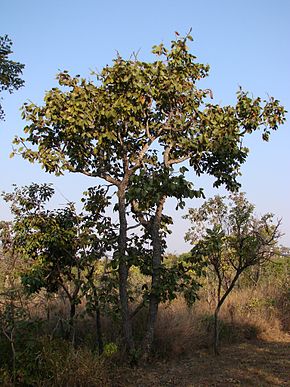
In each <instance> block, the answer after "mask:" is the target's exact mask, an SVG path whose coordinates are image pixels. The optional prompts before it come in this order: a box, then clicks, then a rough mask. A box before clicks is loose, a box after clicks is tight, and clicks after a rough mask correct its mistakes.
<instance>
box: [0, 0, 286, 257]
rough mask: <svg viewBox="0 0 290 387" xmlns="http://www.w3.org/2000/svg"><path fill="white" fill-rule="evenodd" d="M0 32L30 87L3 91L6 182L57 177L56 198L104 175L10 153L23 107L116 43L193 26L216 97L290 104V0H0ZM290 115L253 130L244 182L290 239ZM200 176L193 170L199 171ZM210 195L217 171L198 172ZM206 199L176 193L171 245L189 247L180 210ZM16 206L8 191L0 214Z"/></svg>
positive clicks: (143, 49) (195, 47)
mask: <svg viewBox="0 0 290 387" xmlns="http://www.w3.org/2000/svg"><path fill="white" fill-rule="evenodd" d="M0 13H1V24H0V35H1V36H3V35H4V34H8V35H9V37H10V38H11V39H12V41H13V51H14V54H13V56H12V57H11V59H14V60H16V61H19V62H21V63H24V64H25V70H24V73H23V79H24V80H25V87H23V88H22V89H20V90H18V91H17V92H15V93H14V94H11V95H10V94H5V93H2V98H3V100H2V101H1V103H2V106H3V108H4V110H5V113H6V119H5V121H0V141H1V142H0V144H1V149H0V173H1V181H0V191H3V190H4V191H8V192H9V191H11V190H12V184H14V183H16V184H17V185H19V186H21V185H27V184H30V183H32V182H36V183H44V182H51V183H53V184H54V185H55V188H56V197H55V199H54V200H55V205H56V206H59V205H62V204H64V203H65V202H66V199H68V200H70V201H75V202H76V203H79V200H80V197H81V195H82V192H83V191H85V190H86V188H87V187H89V186H92V185H94V184H96V181H95V180H94V179H92V178H88V177H84V176H81V175H75V174H74V175H70V174H66V175H65V176H61V177H55V176H53V175H49V174H47V173H44V171H42V170H41V167H40V166H39V165H37V164H35V165H32V164H30V163H28V161H25V160H23V159H22V158H21V157H20V156H17V157H15V158H13V159H10V158H9V154H10V152H11V150H12V140H13V137H14V136H15V135H21V133H22V131H23V128H24V126H25V122H24V121H22V119H21V114H20V110H19V109H20V107H21V105H22V104H23V103H24V102H26V101H28V100H30V101H33V102H35V103H37V104H41V103H42V100H43V97H44V94H45V91H47V90H49V89H51V88H52V87H56V86H57V82H56V79H55V77H56V74H57V72H58V71H60V70H68V71H69V72H70V73H71V74H73V75H75V74H80V75H81V76H82V77H90V73H91V71H92V70H96V69H99V70H100V69H102V67H103V66H105V65H106V64H111V63H112V59H113V58H114V57H115V56H116V52H117V51H118V52H119V53H120V55H121V56H123V57H124V58H129V57H130V55H131V53H132V52H133V51H134V52H137V51H139V58H140V59H142V60H148V61H150V60H152V54H151V48H152V46H153V45H154V44H159V43H161V42H163V43H164V44H165V45H169V44H170V41H171V40H172V39H174V36H175V35H174V32H175V31H178V32H179V33H180V34H181V35H185V34H186V33H187V32H188V31H189V30H190V28H192V32H191V34H192V36H193V38H194V41H193V43H192V44H191V46H190V49H191V52H192V53H193V54H194V55H195V56H197V58H198V61H199V62H201V63H207V64H209V65H210V67H211V70H210V75H209V78H208V79H207V80H206V82H205V84H204V85H205V86H206V87H210V88H211V90H212V91H213V94H214V101H215V102H216V103H219V104H222V105H226V104H234V103H235V97H236V91H237V90H238V88H239V86H242V87H243V89H245V90H248V91H249V92H250V93H251V94H252V95H253V96H260V97H262V98H268V96H269V95H271V96H274V97H275V98H277V99H279V100H280V101H281V103H282V104H283V106H284V107H285V108H286V110H287V111H290V93H289V90H290V88H289V85H290V50H289V46H290V44H289V41H290V1H288V0H276V1H272V0H243V1H234V0H219V1H217V0H207V1H201V0H199V1H197V0H191V1H190V0H179V1H176V0H175V1H173V0H167V1H165V0H154V1H152V0H146V1H144V2H141V1H136V0H135V1H133V0H123V1H120V0H119V1H117V0H111V1H109V2H106V1H98V0H82V1H77V0H50V1H39V0H26V1H23V0H0ZM287 118H288V122H287V123H286V124H285V125H283V126H282V127H280V128H279V130H278V131H277V132H275V133H273V135H272V136H271V139H270V141H269V143H265V142H263V141H262V140H261V134H260V133H259V134H254V135H251V136H250V137H248V140H247V141H246V144H245V145H247V146H248V147H249V148H250V154H249V157H248V159H247V161H246V163H245V164H244V165H243V167H242V176H241V178H240V182H241V184H242V188H241V190H242V191H243V192H246V194H247V198H248V200H249V201H250V202H252V203H253V204H254V205H255V206H256V213H257V215H262V214H264V213H266V212H272V213H274V214H275V215H276V217H277V218H282V219H283V220H282V222H283V224H282V232H283V233H284V236H283V238H282V239H281V243H283V244H284V245H286V246H290V200H289V198H290V179H289V171H290V134H289V114H288V115H287ZM191 178H192V181H193V182H194V181H195V180H194V179H195V177H194V176H191ZM198 183H199V184H202V186H203V187H204V188H205V194H206V196H207V197H211V196H213V195H215V194H225V193H226V192H225V190H224V189H219V190H217V189H213V188H212V180H211V179H210V178H207V177H204V178H202V179H201V180H200V181H199V182H198ZM200 204H201V202H200V201H196V200H192V201H187V206H186V208H185V209H184V210H182V211H181V210H179V211H175V203H174V201H173V200H169V201H168V202H167V204H166V212H167V213H168V214H169V215H171V216H172V217H173V219H174V225H173V227H172V234H171V236H170V237H169V238H168V251H170V252H172V253H181V252H185V251H188V250H189V248H190V246H189V245H188V244H187V243H185V242H184V234H185V232H186V231H187V230H188V228H189V226H190V225H189V223H188V221H186V220H184V219H183V218H182V216H183V215H184V214H186V212H187V209H188V207H197V206H199V205H200ZM9 218H10V214H9V209H8V207H7V205H6V204H5V203H4V202H3V201H2V200H0V219H9Z"/></svg>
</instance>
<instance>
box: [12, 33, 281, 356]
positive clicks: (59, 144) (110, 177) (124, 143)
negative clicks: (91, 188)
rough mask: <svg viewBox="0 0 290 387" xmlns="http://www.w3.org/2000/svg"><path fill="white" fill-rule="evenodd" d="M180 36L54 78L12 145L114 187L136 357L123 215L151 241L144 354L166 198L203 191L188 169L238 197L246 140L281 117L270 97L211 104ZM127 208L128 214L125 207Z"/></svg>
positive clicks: (126, 322) (60, 169) (122, 279)
mask: <svg viewBox="0 0 290 387" xmlns="http://www.w3.org/2000/svg"><path fill="white" fill-rule="evenodd" d="M190 40H192V38H191V36H190V35H187V36H186V37H185V38H181V37H179V36H178V35H177V36H176V39H175V40H174V41H172V43H171V47H170V48H169V49H167V48H165V46H164V45H163V44H161V45H159V46H154V47H153V53H154V54H155V55H156V60H155V61H153V62H143V61H140V60H138V58H136V56H132V58H131V59H129V60H125V59H123V58H122V57H120V56H119V55H118V56H117V58H116V59H115V60H114V61H113V64H112V65H111V66H106V67H105V68H103V70H102V71H101V72H100V73H98V74H95V75H96V82H93V81H86V80H85V79H83V78H80V77H79V76H76V77H72V76H70V75H69V74H68V72H66V71H64V72H62V73H60V74H59V75H58V81H59V85H60V87H59V88H53V89H52V90H50V91H48V92H47V93H46V95H45V98H44V104H43V106H37V105H35V104H25V105H24V107H23V113H22V114H23V118H24V119H26V120H27V121H28V122H29V124H28V125H27V126H26V127H25V128H24V132H25V135H24V136H23V137H19V138H16V139H15V144H16V145H18V149H16V150H15V152H18V153H21V154H22V156H23V157H24V158H25V159H27V160H29V161H30V162H35V161H37V162H39V163H40V164H41V165H42V166H43V168H44V169H45V170H46V171H48V172H51V173H55V174H58V175H59V174H63V173H64V172H65V171H69V172H73V173H82V174H85V175H88V176H90V177H95V178H101V179H103V180H105V181H106V182H108V183H109V184H111V185H113V186H114V187H115V188H116V192H117V197H118V203H117V205H116V207H115V208H116V209H117V211H118V214H119V236H118V251H117V253H116V254H115V259H116V260H118V267H119V292H120V304H121V311H122V318H123V327H124V334H125V338H126V343H127V346H128V347H129V349H130V350H131V351H133V350H134V341H133V335H132V324H131V319H130V311H129V300H128V291H127V279H128V273H129V269H130V265H131V263H130V262H131V260H130V256H129V251H128V248H127V241H128V210H129V209H130V208H131V209H132V212H133V214H134V217H135V219H136V220H137V221H138V222H139V223H140V224H142V225H143V226H144V229H145V233H147V235H149V236H150V238H151V240H152V254H151V263H150V265H149V266H150V268H151V275H152V286H151V292H150V295H149V318H148V327H147V334H146V337H145V341H144V342H145V344H144V347H146V348H148V350H149V349H150V347H151V344H152V340H153V333H154V324H155V321H156V317H157V311H158V304H159V301H160V286H159V285H160V281H162V278H163V277H164V278H165V277H166V276H162V269H163V265H162V254H163V250H164V249H163V246H164V238H163V236H164V229H163V227H164V226H165V223H166V222H168V218H166V217H164V215H163V208H164V204H165V201H166V199H167V197H169V196H171V197H175V198H176V199H177V200H178V204H179V205H181V206H182V205H184V198H186V197H191V198H192V197H196V196H198V197H200V196H202V195H203V193H202V189H199V188H195V187H194V186H193V185H192V183H191V182H188V181H187V180H186V179H185V176H184V174H185V173H186V171H187V169H186V168H185V167H184V166H182V167H181V168H180V169H179V170H177V169H174V166H175V165H176V164H180V163H183V162H186V161H187V163H188V164H189V168H190V169H191V170H193V171H194V172H195V174H196V175H197V176H200V175H202V174H209V175H212V176H213V177H214V178H215V180H214V185H215V186H219V185H221V184H224V185H225V186H226V188H228V189H230V190H234V189H236V188H238V186H239V184H238V182H237V177H238V175H239V167H240V165H241V164H242V163H244V162H245V160H246V157H247V154H248V149H247V148H245V147H243V146H242V141H243V139H244V137H245V136H246V135H247V134H251V133H252V132H254V131H256V130H258V129H262V130H263V139H264V140H268V137H269V133H270V130H276V129H277V127H278V125H279V124H282V123H283V122H284V108H283V107H282V106H280V104H279V101H277V100H275V99H273V98H270V100H269V101H262V100H261V99H260V98H251V97H250V96H249V95H248V94H247V93H246V92H244V91H242V90H239V91H238V93H237V103H236V105H234V106H220V105H216V104H211V103H209V102H208V98H209V97H212V92H211V90H209V89H206V90H202V89H200V88H198V86H197V82H198V81H199V80H200V79H202V78H204V77H206V76H207V75H208V71H209V66H207V65H204V64H200V63H198V62H197V61H196V57H195V56H194V55H192V54H191V53H190V51H189V48H188V46H187V42H188V41H190ZM128 206H130V207H128Z"/></svg>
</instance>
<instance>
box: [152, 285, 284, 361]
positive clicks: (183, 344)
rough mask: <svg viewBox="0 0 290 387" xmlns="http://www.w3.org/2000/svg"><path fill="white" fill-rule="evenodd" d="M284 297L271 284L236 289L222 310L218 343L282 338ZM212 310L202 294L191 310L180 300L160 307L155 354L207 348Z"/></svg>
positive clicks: (211, 325) (174, 355)
mask: <svg viewBox="0 0 290 387" xmlns="http://www.w3.org/2000/svg"><path fill="white" fill-rule="evenodd" d="M287 299H288V298H287V295H286V294H283V292H282V290H281V289H276V288H274V287H273V286H272V287H270V286H261V287H256V288H245V289H237V290H235V291H234V292H233V293H232V294H231V295H230V296H229V297H228V300H227V301H226V302H225V304H224V305H223V307H222V309H221V313H220V319H221V332H220V337H221V344H222V345H225V344H231V343H240V342H244V341H246V340H249V339H260V340H267V341H279V340H283V338H284V337H285V331H286V332H287V330H288V329H289V325H288V323H289V314H290V313H289V312H290V310H289V302H288V303H287V301H286V300H287ZM213 311H214V302H213V300H210V299H209V297H208V296H207V297H206V295H205V294H201V299H200V301H198V302H196V304H195V305H194V306H193V308H191V309H189V308H188V307H187V306H186V304H185V302H184V301H183V300H182V299H178V300H176V301H175V302H173V303H172V304H170V305H168V306H162V307H161V309H160V313H159V319H158V324H157V330H156V351H157V353H158V355H161V356H165V357H172V358H174V357H176V356H180V355H182V354H189V353H191V352H192V351H194V350H196V349H201V348H210V347H211V343H212V334H213V333H212V328H213V318H212V316H213ZM288 332H289V331H288Z"/></svg>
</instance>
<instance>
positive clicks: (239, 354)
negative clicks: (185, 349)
mask: <svg viewBox="0 0 290 387" xmlns="http://www.w3.org/2000/svg"><path fill="white" fill-rule="evenodd" d="M121 386H122V387H133V386H134V387H147V386H148V387H149V386H150V387H151V386H152V387H157V386H160V387H162V386H164V387H166V386H178V387H199V386H255V387H261V386H271V387H272V386H290V336H288V335H287V336H285V339H283V340H280V341H276V342H268V341H249V342H246V343H241V344H237V345H233V344H232V345H231V346H226V347H223V348H222V351H221V355H220V356H218V357H216V356H214V355H213V354H211V353H209V351H208V350H201V351H198V352H195V353H194V356H192V357H190V358H189V357H186V358H180V359H178V360H174V361H173V360H171V361H163V362H160V361H158V362H155V363H152V364H149V365H146V366H143V367H142V366H141V367H139V368H136V369H124V370H122V372H121V373H120V374H119V375H118V376H117V377H116V379H115V380H114V382H112V387H121Z"/></svg>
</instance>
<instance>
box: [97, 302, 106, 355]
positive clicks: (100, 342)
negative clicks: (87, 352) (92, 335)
mask: <svg viewBox="0 0 290 387" xmlns="http://www.w3.org/2000/svg"><path fill="white" fill-rule="evenodd" d="M96 336H97V346H98V351H99V355H101V354H102V353H103V352H104V343H103V335H102V326H101V313H100V308H99V305H98V303H97V306H96Z"/></svg>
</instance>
